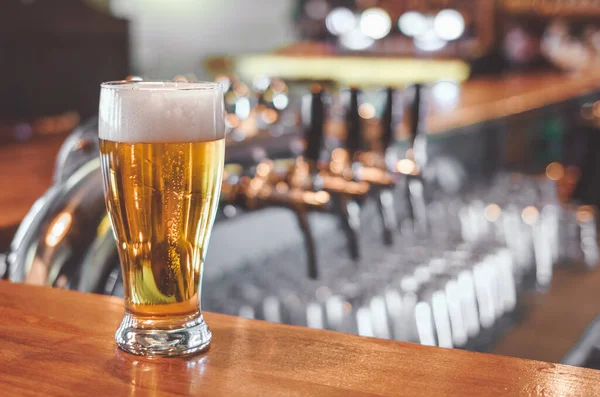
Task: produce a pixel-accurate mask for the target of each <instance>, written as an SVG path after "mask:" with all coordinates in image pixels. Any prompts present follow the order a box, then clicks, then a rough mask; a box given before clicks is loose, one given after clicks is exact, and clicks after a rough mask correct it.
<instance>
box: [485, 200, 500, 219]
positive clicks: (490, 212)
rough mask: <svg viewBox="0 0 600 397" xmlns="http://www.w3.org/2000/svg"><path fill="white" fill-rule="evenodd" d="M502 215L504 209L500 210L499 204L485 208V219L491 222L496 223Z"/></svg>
mask: <svg viewBox="0 0 600 397" xmlns="http://www.w3.org/2000/svg"><path fill="white" fill-rule="evenodd" d="M501 213H502V209H500V206H499V205H498V204H490V205H488V206H487V207H485V219H487V220H488V221H490V222H496V221H497V220H498V218H500V214H501Z"/></svg>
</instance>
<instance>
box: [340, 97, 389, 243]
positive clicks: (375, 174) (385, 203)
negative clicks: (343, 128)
mask: <svg viewBox="0 0 600 397" xmlns="http://www.w3.org/2000/svg"><path fill="white" fill-rule="evenodd" d="M358 94H359V91H358V90H357V89H351V90H350V108H351V109H352V108H354V107H357V105H358ZM394 95H395V90H394V89H393V88H388V89H387V90H386V100H385V106H384V109H383V114H382V116H381V125H382V134H381V137H380V143H381V150H379V151H375V150H371V151H367V150H366V149H365V144H364V139H363V135H362V129H361V124H360V120H356V119H355V115H354V114H352V115H351V117H349V120H348V147H349V150H350V153H352V154H351V159H352V160H353V163H352V169H353V170H354V177H355V178H356V180H359V181H363V182H367V183H368V184H369V185H370V187H371V190H370V191H371V193H372V195H373V196H375V198H376V202H377V207H378V210H379V214H380V216H381V221H382V227H383V234H382V235H383V242H384V244H385V245H392V243H393V235H394V232H395V231H396V229H397V228H398V221H397V217H396V211H395V210H394V195H393V191H394V187H395V184H396V179H397V178H396V177H395V175H394V174H393V173H391V172H389V171H388V170H387V169H386V164H385V153H386V151H387V150H388V148H389V146H390V145H391V143H392V142H393V122H394V121H393V105H394V104H393V101H394ZM356 115H358V114H356Z"/></svg>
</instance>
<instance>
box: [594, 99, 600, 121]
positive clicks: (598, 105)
mask: <svg viewBox="0 0 600 397" xmlns="http://www.w3.org/2000/svg"><path fill="white" fill-rule="evenodd" d="M594 116H596V117H598V118H600V101H596V102H594Z"/></svg>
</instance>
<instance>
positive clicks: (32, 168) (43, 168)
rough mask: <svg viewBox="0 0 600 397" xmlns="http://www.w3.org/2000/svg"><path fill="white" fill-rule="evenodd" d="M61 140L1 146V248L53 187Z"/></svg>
mask: <svg viewBox="0 0 600 397" xmlns="http://www.w3.org/2000/svg"><path fill="white" fill-rule="evenodd" d="M64 138H65V137H64V136H57V137H51V138H46V139H40V140H35V141H31V142H27V143H19V144H10V145H5V146H2V145H0V247H2V246H5V245H6V243H7V241H6V239H8V238H10V237H12V235H9V232H10V231H12V230H14V229H15V228H16V226H17V225H18V224H19V223H20V222H21V220H22V219H23V217H24V216H25V215H26V214H27V212H28V211H29V209H30V208H31V206H32V205H33V203H34V202H35V200H37V199H38V198H39V197H40V196H41V195H42V194H44V192H45V191H46V189H48V187H50V184H51V183H52V176H53V172H54V162H55V160H56V155H57V154H58V150H59V149H60V145H61V144H62V142H63V140H64Z"/></svg>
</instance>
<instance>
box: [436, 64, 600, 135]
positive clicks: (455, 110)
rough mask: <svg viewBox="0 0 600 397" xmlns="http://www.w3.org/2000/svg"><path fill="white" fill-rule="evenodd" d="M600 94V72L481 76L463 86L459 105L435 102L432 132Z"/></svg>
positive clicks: (458, 101) (457, 103) (458, 99)
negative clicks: (599, 92)
mask: <svg viewBox="0 0 600 397" xmlns="http://www.w3.org/2000/svg"><path fill="white" fill-rule="evenodd" d="M598 91H600V73H586V74H573V75H568V74H562V73H550V72H544V73H537V74H524V75H507V76H494V77H482V78H478V79H473V80H471V81H468V82H466V83H464V84H463V85H462V86H461V88H460V93H459V96H458V98H457V101H456V103H452V104H445V105H444V104H443V103H440V102H439V101H438V102H435V101H432V112H431V115H430V117H429V119H428V128H429V131H430V132H432V133H439V132H444V131H447V130H449V129H453V128H459V127H462V126H466V125H471V124H476V123H479V122H483V121H488V120H494V119H499V118H502V117H508V116H511V115H515V114H520V113H523V112H527V111H530V110H534V109H539V108H542V107H544V106H550V105H553V104H558V103H561V102H564V101H567V100H569V99H572V98H576V97H579V96H583V95H585V94H588V93H593V92H598Z"/></svg>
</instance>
